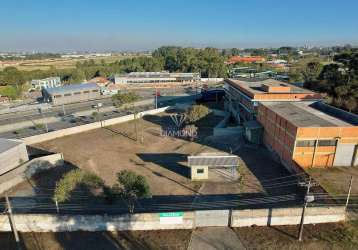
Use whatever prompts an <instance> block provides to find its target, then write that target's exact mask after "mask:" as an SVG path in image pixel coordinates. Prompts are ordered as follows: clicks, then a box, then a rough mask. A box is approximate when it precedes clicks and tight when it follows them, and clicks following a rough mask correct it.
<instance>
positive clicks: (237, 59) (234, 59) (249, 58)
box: [226, 56, 266, 64]
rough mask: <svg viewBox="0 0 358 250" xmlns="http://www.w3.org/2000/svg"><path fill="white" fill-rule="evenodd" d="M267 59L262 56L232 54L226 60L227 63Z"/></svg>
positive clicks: (255, 61)
mask: <svg viewBox="0 0 358 250" xmlns="http://www.w3.org/2000/svg"><path fill="white" fill-rule="evenodd" d="M264 61H266V59H265V58H264V57H262V56H232V57H230V58H229V60H227V61H226V64H235V63H238V62H241V63H257V62H264Z"/></svg>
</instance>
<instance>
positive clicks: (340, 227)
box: [234, 221, 358, 250]
mask: <svg viewBox="0 0 358 250" xmlns="http://www.w3.org/2000/svg"><path fill="white" fill-rule="evenodd" d="M234 231H235V232H236V234H237V236H238V238H239V239H240V240H241V243H242V244H243V245H244V247H245V248H246V249H286V250H291V249H292V250H293V249H304V250H326V249H345V250H350V249H352V250H353V249H358V223H357V221H353V222H346V223H327V224H317V225H305V226H304V232H303V241H302V242H299V241H298V240H297V235H298V226H275V227H241V228H235V229H234Z"/></svg>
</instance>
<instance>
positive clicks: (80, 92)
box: [42, 83, 101, 105]
mask: <svg viewBox="0 0 358 250" xmlns="http://www.w3.org/2000/svg"><path fill="white" fill-rule="evenodd" d="M100 95H101V93H100V88H99V87H98V85H97V84H95V83H82V84H70V85H65V86H62V87H56V88H48V89H43V90H42V97H43V100H44V101H45V102H51V103H52V104H54V105H61V104H67V103H74V102H82V101H88V100H94V99H97V98H99V97H100Z"/></svg>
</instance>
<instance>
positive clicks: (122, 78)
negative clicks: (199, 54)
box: [114, 71, 200, 84]
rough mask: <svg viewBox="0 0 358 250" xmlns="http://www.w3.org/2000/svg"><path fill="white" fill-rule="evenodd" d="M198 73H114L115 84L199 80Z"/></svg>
mask: <svg viewBox="0 0 358 250" xmlns="http://www.w3.org/2000/svg"><path fill="white" fill-rule="evenodd" d="M199 79H200V77H199V74H198V73H169V72H166V71H164V72H131V73H129V74H126V75H115V76H114V82H115V84H153V83H192V82H194V81H196V80H199Z"/></svg>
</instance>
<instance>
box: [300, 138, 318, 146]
mask: <svg viewBox="0 0 358 250" xmlns="http://www.w3.org/2000/svg"><path fill="white" fill-rule="evenodd" d="M315 142H316V141H315V140H305V141H297V142H296V147H314V146H315Z"/></svg>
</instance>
